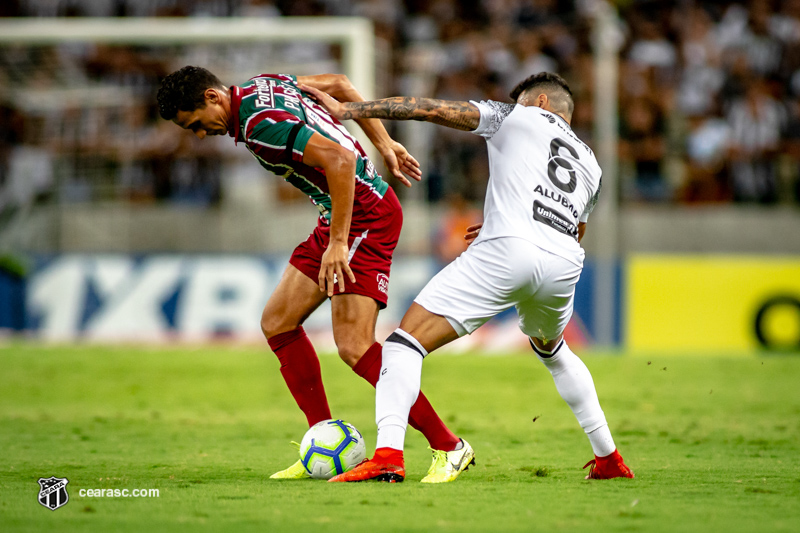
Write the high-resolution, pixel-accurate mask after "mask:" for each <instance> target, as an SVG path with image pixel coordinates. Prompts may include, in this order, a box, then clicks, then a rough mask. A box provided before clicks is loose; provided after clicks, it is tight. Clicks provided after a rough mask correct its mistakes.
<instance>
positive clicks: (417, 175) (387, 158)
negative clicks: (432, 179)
mask: <svg viewBox="0 0 800 533" xmlns="http://www.w3.org/2000/svg"><path fill="white" fill-rule="evenodd" d="M379 151H380V152H381V155H382V156H383V162H384V163H386V168H388V169H389V172H391V173H392V176H394V177H395V178H396V179H397V180H398V181H400V183H402V184H403V185H405V186H406V187H411V182H410V181H408V178H406V176H408V177H409V178H411V179H413V180H414V181H420V180H421V179H422V171H421V170H420V168H419V161H417V160H416V159H414V156H412V155H411V154H409V153H408V150H406V147H405V146H403V145H402V144H400V143H399V142H397V141H391V143H390V144H389V146H387V147H386V148H380V149H379ZM403 174H405V176H404V175H403Z"/></svg>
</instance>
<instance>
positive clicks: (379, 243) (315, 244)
mask: <svg viewBox="0 0 800 533" xmlns="http://www.w3.org/2000/svg"><path fill="white" fill-rule="evenodd" d="M402 226H403V211H402V208H401V207H400V202H399V201H398V200H397V196H396V195H395V193H394V191H393V190H392V189H391V187H390V188H389V189H387V190H386V194H384V195H383V199H382V200H381V201H380V202H379V203H378V204H377V205H376V206H375V208H373V210H372V211H371V212H369V213H367V214H362V215H359V216H358V217H356V216H355V215H354V216H353V220H352V221H351V222H350V235H349V236H348V237H347V245H348V246H349V248H350V269H351V270H352V271H353V275H354V276H355V277H356V282H355V283H352V282H351V281H350V280H349V279H345V283H344V291H340V290H339V285H338V284H336V285H335V287H334V294H361V295H363V296H369V297H370V298H372V299H373V300H375V301H376V302H378V305H379V306H380V308H381V309H383V308H385V307H386V301H387V300H388V297H389V294H388V292H389V273H390V271H391V267H392V253H393V252H394V249H395V246H397V240H398V239H399V238H400V229H401V228H402ZM328 242H330V226H327V225H323V224H322V223H321V222H320V223H318V224H317V227H316V228H314V231H312V232H311V235H309V236H308V239H307V240H306V241H305V242H302V243H300V244H299V245H298V246H297V248H295V249H294V253H292V257H291V258H290V259H289V264H291V265H292V266H294V267H295V268H297V269H298V270H299V271H300V272H302V273H303V274H305V275H306V276H308V277H309V278H311V279H312V280H314V283H317V282H318V281H319V267H320V261H321V260H322V254H323V253H324V252H325V250H326V249H327V248H328Z"/></svg>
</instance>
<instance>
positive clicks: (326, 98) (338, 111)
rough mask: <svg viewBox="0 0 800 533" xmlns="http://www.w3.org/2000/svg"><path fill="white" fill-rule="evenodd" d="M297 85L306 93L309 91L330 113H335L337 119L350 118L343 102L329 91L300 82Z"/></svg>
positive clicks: (313, 98)
mask: <svg viewBox="0 0 800 533" xmlns="http://www.w3.org/2000/svg"><path fill="white" fill-rule="evenodd" d="M297 87H298V88H299V89H300V90H301V91H303V92H304V93H307V94H308V95H309V96H310V97H311V99H312V100H314V101H315V102H316V103H318V104H319V105H321V106H322V107H324V108H325V109H327V110H328V113H330V114H331V115H333V116H334V117H335V118H336V119H337V120H347V119H349V118H350V117H348V116H346V113H345V110H344V106H343V105H342V103H341V102H340V101H339V100H337V99H336V98H334V97H332V96H331V95H329V94H328V93H326V92H323V91H320V90H319V89H317V88H315V87H311V86H310V85H305V84H303V83H298V84H297Z"/></svg>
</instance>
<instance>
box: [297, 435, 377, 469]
mask: <svg viewBox="0 0 800 533" xmlns="http://www.w3.org/2000/svg"><path fill="white" fill-rule="evenodd" d="M366 456H367V446H366V444H364V437H362V436H361V433H359V431H358V430H357V429H356V428H355V427H353V426H352V425H351V424H348V423H347V422H345V421H344V420H323V421H322V422H317V423H316V424H314V425H313V426H311V427H310V428H308V431H307V432H306V434H305V435H304V436H303V440H302V441H301V442H300V460H301V461H302V462H303V466H304V467H306V471H307V472H308V473H309V474H310V475H311V477H313V478H315V479H330V478H332V477H333V476H336V475H339V474H341V473H342V472H347V471H348V470H350V469H351V468H353V467H354V466H356V465H357V464H359V463H360V462H361V461H363V460H364V458H365V457H366Z"/></svg>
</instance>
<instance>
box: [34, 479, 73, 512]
mask: <svg viewBox="0 0 800 533" xmlns="http://www.w3.org/2000/svg"><path fill="white" fill-rule="evenodd" d="M67 483H69V480H68V479H67V478H65V477H49V478H44V477H40V478H39V503H41V504H42V505H43V506H45V507H47V508H48V509H50V510H51V511H55V510H56V509H58V508H59V507H63V506H65V505H66V504H67V502H68V501H69V494H67Z"/></svg>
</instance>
